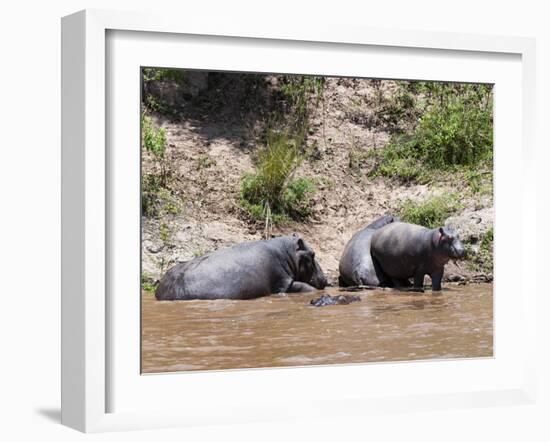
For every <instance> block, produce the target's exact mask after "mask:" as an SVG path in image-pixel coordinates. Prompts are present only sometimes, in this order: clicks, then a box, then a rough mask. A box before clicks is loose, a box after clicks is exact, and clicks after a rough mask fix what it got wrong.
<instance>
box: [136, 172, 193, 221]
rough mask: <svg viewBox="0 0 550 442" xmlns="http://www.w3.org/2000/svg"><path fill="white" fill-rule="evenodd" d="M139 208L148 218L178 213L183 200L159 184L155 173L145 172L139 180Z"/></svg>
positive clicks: (180, 211)
mask: <svg viewBox="0 0 550 442" xmlns="http://www.w3.org/2000/svg"><path fill="white" fill-rule="evenodd" d="M141 182H142V184H141V210H142V213H143V215H145V216H147V217H150V218H162V217H165V216H167V215H179V214H180V213H182V211H183V201H182V200H181V199H180V198H179V197H178V196H176V195H174V194H172V192H170V190H168V189H166V188H164V187H162V186H161V185H160V180H159V178H158V176H157V175H155V174H146V175H144V176H143V177H142V180H141Z"/></svg>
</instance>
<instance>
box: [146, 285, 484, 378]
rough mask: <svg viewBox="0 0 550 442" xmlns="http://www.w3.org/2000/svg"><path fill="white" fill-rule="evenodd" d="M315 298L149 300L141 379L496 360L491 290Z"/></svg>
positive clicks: (384, 292) (450, 288) (363, 293)
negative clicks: (319, 303)
mask: <svg viewBox="0 0 550 442" xmlns="http://www.w3.org/2000/svg"><path fill="white" fill-rule="evenodd" d="M323 293H328V294H331V295H336V294H346V293H347V292H345V291H341V290H340V289H338V288H327V289H326V290H323V291H321V292H318V293H314V294H311V293H309V294H291V295H273V296H266V297H263V298H258V299H255V300H249V301H230V300H216V301H203V300H197V301H157V300H155V298H154V296H153V295H152V294H151V293H146V292H144V293H143V294H142V349H141V350H142V372H143V373H159V372H171V371H187V370H219V369H227V368H249V367H282V366H296V365H300V366H303V365H325V364H347V363H359V362H375V361H404V360H417V359H433V358H439V359H440V358H464V357H487V356H492V355H493V286H492V284H470V285H466V286H457V285H447V286H446V287H445V288H444V290H443V291H442V292H441V294H432V292H431V291H430V290H427V291H426V293H424V294H419V293H411V292H399V291H395V290H389V289H386V290H382V289H380V290H365V291H360V292H353V293H350V294H353V295H357V296H359V297H360V298H361V302H354V303H352V304H348V305H333V306H326V307H312V306H310V305H309V302H310V300H311V299H313V298H317V297H319V296H321V295H322V294H323Z"/></svg>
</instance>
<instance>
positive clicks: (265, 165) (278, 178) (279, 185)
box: [241, 131, 315, 222]
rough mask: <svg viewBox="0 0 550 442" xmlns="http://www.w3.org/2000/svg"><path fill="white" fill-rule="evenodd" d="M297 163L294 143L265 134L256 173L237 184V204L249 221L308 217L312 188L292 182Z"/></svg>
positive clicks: (305, 181) (305, 182)
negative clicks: (240, 205) (239, 186)
mask: <svg viewBox="0 0 550 442" xmlns="http://www.w3.org/2000/svg"><path fill="white" fill-rule="evenodd" d="M301 161H302V154H301V153H300V150H299V145H298V143H297V141H296V140H295V139H292V138H289V137H288V135H286V134H282V133H275V132H273V131H272V132H270V133H269V135H268V142H267V145H266V147H265V148H264V149H262V150H261V151H260V152H259V154H258V160H257V165H256V172H255V173H248V174H246V175H244V177H243V179H242V180H241V203H242V205H243V207H244V208H245V209H246V210H247V211H248V212H249V214H250V215H251V216H252V217H253V218H255V219H265V218H266V217H272V220H273V221H274V222H276V221H277V220H279V221H282V220H284V219H287V218H288V217H290V218H294V219H300V218H305V217H307V216H308V215H309V196H310V195H311V194H312V193H313V192H314V190H315V186H314V184H313V182H312V181H311V180H308V179H306V178H293V175H294V173H295V171H296V169H297V168H298V166H299V165H300V163H301Z"/></svg>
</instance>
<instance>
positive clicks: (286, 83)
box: [280, 75, 325, 136]
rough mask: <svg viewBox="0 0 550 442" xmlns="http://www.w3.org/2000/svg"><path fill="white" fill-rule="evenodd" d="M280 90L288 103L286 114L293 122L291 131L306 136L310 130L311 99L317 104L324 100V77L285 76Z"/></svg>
mask: <svg viewBox="0 0 550 442" xmlns="http://www.w3.org/2000/svg"><path fill="white" fill-rule="evenodd" d="M282 80H283V82H282V84H281V87H280V90H281V92H282V94H283V98H284V100H285V103H286V109H285V113H286V114H287V117H288V118H289V119H290V120H291V121H289V122H288V123H290V126H291V129H292V130H293V131H294V132H295V133H296V134H301V135H302V136H304V135H305V131H307V128H308V117H309V112H308V111H309V101H310V97H311V96H314V97H315V98H316V103H318V101H319V100H320V99H321V98H322V94H323V89H324V85H325V78H324V77H315V76H310V75H285V76H283V79H282Z"/></svg>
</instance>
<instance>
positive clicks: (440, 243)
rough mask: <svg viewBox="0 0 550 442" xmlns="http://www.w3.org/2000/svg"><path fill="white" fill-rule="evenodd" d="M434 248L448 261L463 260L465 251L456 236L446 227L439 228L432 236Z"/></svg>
mask: <svg viewBox="0 0 550 442" xmlns="http://www.w3.org/2000/svg"><path fill="white" fill-rule="evenodd" d="M434 242H435V246H436V248H437V249H438V250H439V251H441V253H442V254H443V255H444V256H446V257H449V258H450V259H464V258H465V257H466V250H465V249H464V246H463V245H462V243H461V242H460V240H459V239H458V234H457V233H456V232H455V231H454V230H453V229H449V228H447V227H440V228H439V229H438V231H437V232H436V234H435V236H434Z"/></svg>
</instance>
